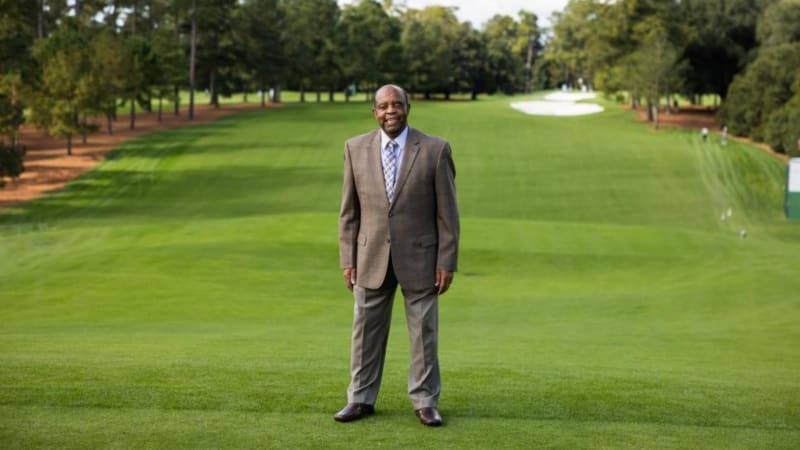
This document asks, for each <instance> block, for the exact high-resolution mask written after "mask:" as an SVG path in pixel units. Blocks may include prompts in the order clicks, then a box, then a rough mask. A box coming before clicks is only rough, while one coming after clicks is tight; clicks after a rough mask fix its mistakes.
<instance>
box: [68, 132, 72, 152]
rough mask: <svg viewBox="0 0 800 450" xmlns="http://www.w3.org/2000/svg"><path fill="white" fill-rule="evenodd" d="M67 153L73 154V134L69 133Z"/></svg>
mask: <svg viewBox="0 0 800 450" xmlns="http://www.w3.org/2000/svg"><path fill="white" fill-rule="evenodd" d="M67 155H69V156H72V134H68V135H67Z"/></svg>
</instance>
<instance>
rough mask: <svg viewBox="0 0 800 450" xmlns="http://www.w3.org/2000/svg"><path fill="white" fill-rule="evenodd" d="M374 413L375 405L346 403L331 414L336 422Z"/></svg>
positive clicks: (352, 419)
mask: <svg viewBox="0 0 800 450" xmlns="http://www.w3.org/2000/svg"><path fill="white" fill-rule="evenodd" d="M374 413H375V407H373V406H372V405H368V404H366V403H348V404H347V406H345V407H344V408H342V410H341V411H339V412H337V413H336V414H335V415H334V416H333V420H335V421H337V422H352V421H354V420H358V419H363V418H364V417H367V416H369V415H372V414H374Z"/></svg>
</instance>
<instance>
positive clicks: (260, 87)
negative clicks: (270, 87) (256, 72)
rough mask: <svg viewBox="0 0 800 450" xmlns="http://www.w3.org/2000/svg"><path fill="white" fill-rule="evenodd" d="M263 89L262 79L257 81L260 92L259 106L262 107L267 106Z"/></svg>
mask: <svg viewBox="0 0 800 450" xmlns="http://www.w3.org/2000/svg"><path fill="white" fill-rule="evenodd" d="M264 90H265V89H264V82H263V81H262V82H260V83H258V91H259V92H260V93H261V107H262V108H266V107H267V93H266V92H264Z"/></svg>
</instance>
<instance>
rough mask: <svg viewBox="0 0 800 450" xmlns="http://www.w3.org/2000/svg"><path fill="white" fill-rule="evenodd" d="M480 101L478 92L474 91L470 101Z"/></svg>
mask: <svg viewBox="0 0 800 450" xmlns="http://www.w3.org/2000/svg"><path fill="white" fill-rule="evenodd" d="M477 99H478V91H476V90H473V91H472V95H470V100H477Z"/></svg>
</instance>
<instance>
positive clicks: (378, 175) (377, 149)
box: [367, 130, 397, 208]
mask: <svg viewBox="0 0 800 450" xmlns="http://www.w3.org/2000/svg"><path fill="white" fill-rule="evenodd" d="M367 155H368V156H367V164H368V165H369V172H371V173H372V174H374V182H373V189H375V190H376V191H377V192H383V198H384V200H385V201H386V207H387V208H388V207H389V199H388V198H387V197H386V181H385V180H384V179H383V161H382V160H381V132H380V130H375V132H374V133H373V134H372V137H371V138H370V140H369V150H368V151H367ZM395 192H397V190H395ZM395 198H397V194H395Z"/></svg>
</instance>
